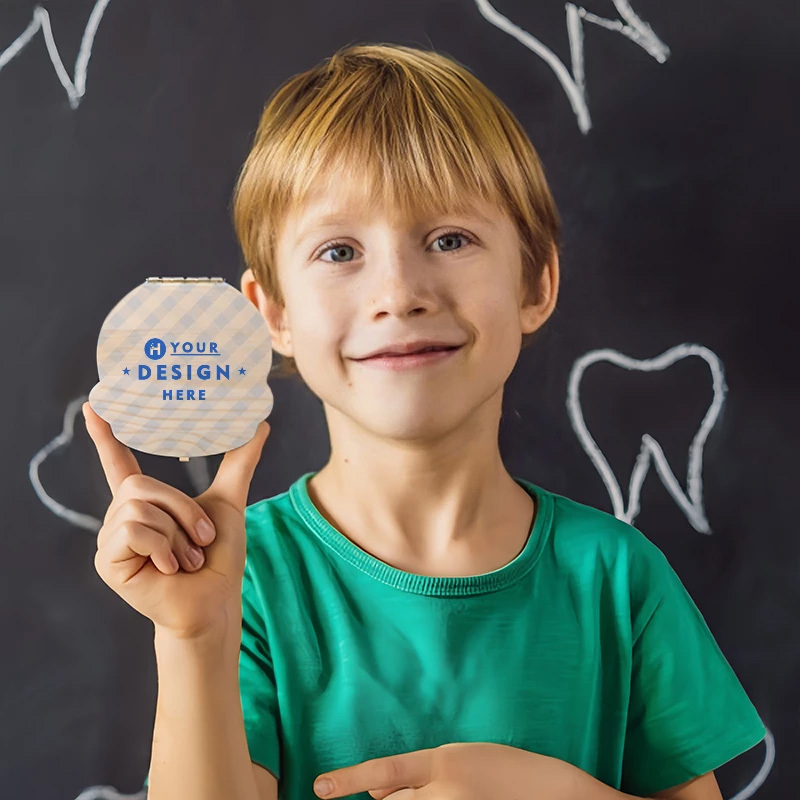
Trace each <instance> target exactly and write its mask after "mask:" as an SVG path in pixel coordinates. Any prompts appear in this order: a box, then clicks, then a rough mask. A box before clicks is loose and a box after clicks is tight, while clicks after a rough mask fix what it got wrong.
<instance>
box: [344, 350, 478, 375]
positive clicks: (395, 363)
mask: <svg viewBox="0 0 800 800" xmlns="http://www.w3.org/2000/svg"><path fill="white" fill-rule="evenodd" d="M463 347H464V345H460V346H459V347H439V348H426V349H425V350H419V351H417V352H416V353H384V354H382V355H378V356H370V357H369V358H358V359H354V360H355V361H357V362H358V363H359V364H364V365H365V366H368V367H375V368H377V369H388V370H407V369H414V368H415V367H421V366H425V365H428V364H435V363H438V362H442V361H446V360H447V359H448V358H450V357H451V356H452V355H453V354H454V353H456V352H458V351H459V350H461V349H462V348H463Z"/></svg>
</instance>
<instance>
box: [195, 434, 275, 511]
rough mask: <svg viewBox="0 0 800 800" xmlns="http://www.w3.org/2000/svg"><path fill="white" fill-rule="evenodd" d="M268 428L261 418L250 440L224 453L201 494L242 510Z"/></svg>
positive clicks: (245, 503)
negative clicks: (212, 477)
mask: <svg viewBox="0 0 800 800" xmlns="http://www.w3.org/2000/svg"><path fill="white" fill-rule="evenodd" d="M270 430H271V428H270V425H269V423H268V422H267V421H266V420H261V422H259V423H258V426H257V427H256V432H255V435H254V436H253V438H252V439H251V440H250V441H249V442H245V443H244V444H243V445H240V446H239V447H235V448H234V449H233V450H229V451H228V452H227V453H225V455H224V457H223V459H222V462H221V463H220V465H219V469H218V470H217V475H216V477H215V478H214V480H213V481H212V483H211V486H209V487H208V489H207V490H206V491H205V492H203V495H204V497H206V498H208V499H211V498H215V499H219V500H225V501H226V502H228V503H230V504H231V505H232V506H235V507H236V508H238V509H239V510H240V511H242V512H244V508H245V506H246V505H247V494H248V492H249V490H250V481H252V480H253V473H254V472H255V470H256V465H257V464H258V460H259V459H260V458H261V451H262V449H263V447H264V442H266V440H267V437H268V436H269V433H270Z"/></svg>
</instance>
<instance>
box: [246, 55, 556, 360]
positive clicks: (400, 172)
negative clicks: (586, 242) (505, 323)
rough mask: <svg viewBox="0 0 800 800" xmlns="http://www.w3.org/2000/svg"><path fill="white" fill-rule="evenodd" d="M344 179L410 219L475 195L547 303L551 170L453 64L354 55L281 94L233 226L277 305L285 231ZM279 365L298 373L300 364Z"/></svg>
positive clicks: (263, 128)
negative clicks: (515, 247) (316, 195)
mask: <svg viewBox="0 0 800 800" xmlns="http://www.w3.org/2000/svg"><path fill="white" fill-rule="evenodd" d="M340 172H341V173H342V174H345V175H347V176H348V177H349V176H350V175H352V176H354V177H358V178H360V179H361V180H360V181H359V185H361V186H365V187H369V190H368V191H370V192H371V199H372V201H373V202H374V203H378V204H383V203H388V204H389V205H390V207H393V208H394V209H397V211H398V213H400V214H403V215H405V214H412V213H427V212H432V213H437V212H439V211H442V210H445V211H446V212H452V213H459V212H461V211H465V210H466V209H465V208H464V205H465V201H467V202H468V197H469V195H471V194H477V195H478V196H480V197H481V198H483V199H484V200H488V201H490V202H493V203H494V204H496V205H498V206H500V207H501V208H502V209H503V210H504V211H506V212H507V213H508V214H509V216H510V217H511V219H512V220H513V221H514V223H515V225H516V228H517V230H518V233H519V240H520V247H521V255H522V262H523V289H524V292H525V293H526V295H527V293H528V292H529V291H532V292H533V293H534V295H536V294H538V287H539V280H540V278H541V274H542V272H543V270H544V268H545V266H546V265H547V263H548V261H549V260H550V259H551V257H552V254H553V250H554V249H555V250H556V252H557V251H558V249H559V247H560V227H561V223H560V219H559V214H558V211H557V209H556V206H555V202H554V201H553V198H552V196H551V193H550V190H549V188H548V185H547V182H546V180H545V176H544V172H543V169H542V165H541V163H540V161H539V157H538V155H537V153H536V150H535V149H534V147H533V145H532V143H531V141H530V139H529V138H528V136H527V134H526V133H525V131H524V129H523V128H522V126H521V125H520V123H519V122H518V121H517V119H516V118H515V117H514V115H513V114H512V113H511V111H510V110H509V109H508V108H507V107H506V105H505V104H504V103H503V102H502V101H501V100H500V99H499V98H498V97H497V96H496V95H495V94H494V93H492V92H491V91H490V90H489V89H488V88H487V87H486V86H484V84H483V83H481V82H480V81H479V80H478V79H477V78H476V77H475V76H474V75H473V74H472V73H471V72H470V71H469V69H467V68H466V67H465V66H463V65H461V64H460V63H458V62H457V61H455V60H454V59H452V58H451V57H450V56H447V55H444V54H442V53H438V52H435V51H432V50H421V49H417V48H413V47H407V46H403V45H398V44H388V43H378V44H355V45H349V46H346V47H343V48H341V49H339V50H337V51H336V52H335V53H334V54H333V55H332V56H330V57H329V58H327V59H325V60H323V61H322V62H320V63H319V64H318V65H317V66H315V67H313V68H312V69H310V70H307V71H306V72H302V73H300V74H298V75H294V76H292V77H290V78H289V79H287V80H286V81H285V82H284V83H283V84H282V85H280V86H279V87H278V88H277V89H276V90H275V91H274V92H273V93H272V95H271V96H270V98H269V99H268V101H267V104H266V106H265V107H264V110H263V113H262V115H261V119H260V121H259V124H258V129H257V131H256V133H255V137H254V141H253V146H252V148H251V150H250V153H249V154H248V156H247V159H246V160H245V162H244V164H243V166H242V169H241V171H240V173H239V176H238V179H237V182H236V186H235V189H234V194H233V225H234V228H235V231H236V236H237V238H238V240H239V244H240V246H241V248H242V254H243V256H244V262H245V265H246V267H249V268H250V269H252V270H253V273H254V275H255V277H256V280H257V281H258V283H259V284H260V286H261V288H262V289H263V291H264V293H265V294H266V296H267V297H268V298H270V299H271V300H273V301H275V302H277V303H278V304H279V306H280V307H284V306H285V302H284V298H283V295H282V292H281V288H280V285H279V282H278V270H277V267H276V263H275V261H276V258H275V254H276V239H277V233H278V231H279V230H280V228H281V225H282V223H283V221H284V219H285V217H286V215H287V214H288V213H290V212H291V211H293V210H294V209H296V208H298V207H299V206H301V205H302V204H303V202H304V200H305V199H306V197H307V196H308V193H309V191H312V190H314V189H315V188H317V187H319V185H320V183H321V182H324V181H326V180H328V179H329V177H330V176H331V175H332V174H337V175H338V174H340ZM345 190H346V189H345ZM532 336H533V334H527V335H523V337H522V339H523V341H522V346H523V347H525V346H526V344H527V343H528V341H529V340H530V338H531V337H532ZM279 355H280V354H279ZM277 366H278V367H279V369H278V370H277V371H276V373H275V374H277V375H297V374H299V373H298V370H297V365H296V363H295V360H294V359H293V358H290V357H284V356H281V362H280V363H279V364H278V365H277Z"/></svg>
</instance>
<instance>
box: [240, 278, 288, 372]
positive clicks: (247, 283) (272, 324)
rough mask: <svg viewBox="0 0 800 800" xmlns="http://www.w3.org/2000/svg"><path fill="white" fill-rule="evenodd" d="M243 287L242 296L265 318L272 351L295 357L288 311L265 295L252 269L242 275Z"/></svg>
mask: <svg viewBox="0 0 800 800" xmlns="http://www.w3.org/2000/svg"><path fill="white" fill-rule="evenodd" d="M241 287H242V294H243V295H244V296H245V297H246V298H247V299H248V300H249V301H250V302H251V303H252V304H253V305H254V306H255V307H256V308H257V309H258V310H259V312H260V314H261V316H262V317H264V320H265V322H266V323H267V327H268V328H269V335H270V338H271V339H272V349H273V350H275V351H276V352H278V353H280V354H281V355H282V356H289V357H291V356H294V351H293V349H292V345H291V342H292V334H291V331H290V330H289V326H288V320H287V315H286V309H285V308H283V307H282V306H280V305H279V304H278V303H276V302H275V301H274V300H271V299H270V298H268V297H267V296H266V295H265V294H264V290H263V289H262V288H261V284H260V283H259V282H258V280H256V276H255V275H254V274H253V270H252V269H249V268H248V269H246V270H245V271H244V273H243V274H242V281H241Z"/></svg>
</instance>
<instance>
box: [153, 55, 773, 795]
mask: <svg viewBox="0 0 800 800" xmlns="http://www.w3.org/2000/svg"><path fill="white" fill-rule="evenodd" d="M233 212H234V223H235V228H236V232H237V236H238V238H239V241H240V244H241V246H242V249H243V253H244V257H245V261H246V263H247V265H248V268H247V270H246V271H245V273H244V275H243V276H242V281H241V288H242V291H243V293H244V294H245V295H246V296H247V297H248V298H249V299H250V300H251V301H252V302H253V303H254V304H255V305H256V306H257V307H258V309H259V310H260V312H261V313H262V314H263V316H264V318H265V320H266V322H267V324H268V326H269V329H270V333H271V336H272V342H273V347H274V349H275V351H276V352H277V353H279V354H281V356H283V358H284V365H285V366H286V367H287V368H288V371H289V373H290V374H291V373H299V374H300V375H301V376H302V378H303V380H304V381H305V383H306V384H307V385H308V387H309V388H310V389H311V391H312V392H313V393H314V394H315V395H316V396H318V397H319V398H320V400H321V401H322V404H323V407H324V411H325V416H326V420H327V424H328V428H329V432H330V438H331V455H330V458H329V460H328V462H327V464H325V466H324V467H323V468H322V469H320V470H319V471H315V472H308V473H306V474H305V475H302V476H301V477H300V478H298V479H297V480H296V481H295V482H294V483H292V485H291V486H290V487H289V489H288V490H287V491H286V492H284V493H282V494H280V495H278V496H276V497H271V498H267V499H265V500H262V501H260V502H257V503H254V504H253V505H250V506H249V507H247V509H246V527H247V542H246V546H247V561H246V565H245V567H244V576H243V582H242V594H241V597H242V617H241V641H240V647H239V654H238V658H239V662H238V671H239V687H238V690H239V696H240V698H241V706H242V715H243V717H242V718H243V723H244V729H245V733H246V738H247V748H248V754H249V758H250V759H251V760H252V762H253V765H254V766H253V769H254V774H255V779H256V785H257V787H258V793H259V797H260V798H263V799H264V800H266V798H275V797H276V795H277V794H278V788H279V787H280V796H281V797H283V798H286V799H287V800H299V799H300V798H304V799H307V800H310V799H311V798H314V797H315V796H328V797H341V796H349V795H350V794H353V795H355V794H356V793H358V796H359V797H366V795H364V794H362V793H363V792H365V791H367V790H371V792H370V794H371V796H372V797H376V798H383V797H387V796H388V797H389V798H391V800H410V798H412V797H419V798H422V797H426V798H431V800H433V799H434V798H439V797H443V796H444V795H445V789H447V790H448V794H447V796H458V797H463V798H470V799H471V798H476V799H477V798H478V797H480V798H489V800H507V798H511V797H513V798H520V800H521V799H522V798H527V800H545V798H548V800H551V798H573V797H574V798H576V799H577V798H581V799H582V800H583V798H593V797H594V798H609V799H610V798H622V797H628V796H634V797H673V798H680V799H681V800H712V798H717V799H718V798H720V797H721V795H720V793H719V789H718V787H717V783H716V780H715V779H714V774H713V770H714V769H715V768H717V767H718V766H720V765H721V764H723V763H725V762H726V761H728V760H730V759H732V758H734V757H736V756H737V755H739V754H740V753H742V752H744V751H745V750H747V749H749V748H751V747H753V746H754V745H755V744H756V743H758V742H759V741H761V740H762V739H763V737H764V735H765V728H764V726H763V724H762V722H761V720H760V719H759V717H758V714H757V713H756V710H755V708H754V707H753V705H752V704H751V703H750V701H749V699H748V697H747V695H746V694H745V692H744V689H743V688H742V686H741V684H740V683H739V681H738V679H737V678H736V676H735V674H734V672H733V670H732V669H731V667H730V666H729V664H728V662H727V661H726V660H725V658H724V656H723V655H722V653H721V652H720V650H719V648H718V647H717V645H716V642H715V641H714V639H713V637H712V635H711V633H710V631H709V629H708V628H707V626H706V624H705V622H704V620H703V618H702V616H701V615H700V613H699V611H698V610H697V608H696V606H695V605H694V603H693V601H692V599H691V598H690V596H689V595H688V594H687V592H686V590H685V588H684V587H683V585H682V584H681V582H680V580H679V578H678V577H677V575H676V574H675V573H674V571H673V570H672V569H671V567H670V565H669V564H668V563H667V561H666V558H665V557H664V555H663V554H662V553H661V551H660V550H659V549H658V548H657V547H656V546H655V545H653V544H652V543H651V542H650V541H649V540H648V539H647V538H646V537H645V536H644V535H643V534H641V533H640V532H639V531H638V530H636V529H635V528H633V527H632V526H630V525H628V524H627V523H624V522H622V521H621V520H618V519H616V518H615V517H614V516H612V515H610V514H607V513H605V512H602V511H600V510H598V509H593V508H591V507H589V506H586V505H583V504H581V503H578V502H576V501H572V500H570V499H568V498H566V497H563V496H561V495H558V494H555V493H553V492H550V491H548V490H546V489H544V488H542V487H541V486H538V485H536V484H533V483H531V482H530V481H527V480H524V479H522V478H515V477H512V476H511V475H509V473H508V472H507V471H506V469H505V468H504V466H503V462H502V460H501V457H500V453H499V448H498V427H499V421H500V416H501V405H502V396H503V386H504V383H505V380H506V379H507V378H508V376H509V374H510V373H511V371H512V369H513V367H514V365H515V363H516V361H517V358H518V356H519V352H520V342H521V341H522V343H523V346H524V345H525V344H526V343H527V342H528V341H529V340H530V337H531V336H532V335H533V334H534V333H535V332H536V331H537V330H539V329H540V328H541V327H542V325H544V323H545V322H546V321H547V319H548V318H549V317H550V315H551V314H552V312H553V309H554V307H555V303H556V296H557V292H558V282H559V261H558V248H559V236H560V230H559V228H560V223H559V219H558V214H557V211H556V207H555V204H554V202H553V199H552V197H551V194H550V191H549V189H548V187H547V183H546V180H545V177H544V173H543V170H542V168H541V165H540V163H539V160H538V157H537V155H536V153H535V151H534V149H533V146H532V144H531V143H530V141H529V140H528V138H527V136H526V134H525V132H524V131H523V130H522V128H521V127H520V125H519V123H518V122H517V121H516V119H515V118H514V117H513V115H512V114H511V113H510V112H509V111H508V109H507V108H506V107H505V106H504V105H503V104H502V103H501V101H500V100H499V99H498V98H497V97H495V95H493V94H492V93H491V92H490V91H489V90H488V89H487V88H486V87H485V86H483V84H482V83H480V81H478V80H477V79H476V78H475V77H474V76H473V75H472V74H471V73H470V72H469V71H468V70H467V69H465V68H463V67H462V66H460V65H458V64H457V63H456V62H454V61H453V60H451V59H449V58H446V57H444V56H443V55H440V54H437V53H433V52H427V51H422V50H417V49H414V48H408V47H402V46H395V45H359V46H351V47H348V48H345V49H343V50H341V51H339V52H337V53H336V54H334V56H333V57H332V58H330V59H328V60H326V61H325V62H323V64H321V65H319V66H318V67H316V68H315V69H312V70H309V71H308V72H306V73H303V74H301V75H298V76H295V77H293V78H292V79H290V80H288V81H287V82H286V83H285V84H284V85H283V86H281V87H280V88H279V89H278V90H277V91H276V92H275V94H274V95H273V97H272V98H271V99H270V102H269V104H268V105H267V107H266V108H265V110H264V113H263V116H262V119H261V122H260V125H259V128H258V131H257V133H256V136H255V141H254V144H253V148H252V151H251V152H250V154H249V156H248V158H247V160H246V162H245V164H244V167H243V169H242V172H241V174H240V176H239V180H238V182H237V186H236V192H235V196H234V206H233ZM430 347H436V348H438V352H430V353H429V354H428V355H422V354H421V353H420V354H418V355H414V356H412V355H405V356H403V355H401V354H400V353H409V352H414V351H419V350H421V349H422V348H430ZM387 351H394V355H383V356H381V355H377V354H380V353H385V352H387ZM214 547H215V544H212V545H210V547H209V551H210V552H212V551H213V548H214ZM197 577H199V576H197ZM226 641H228V640H226ZM225 646H226V647H228V648H231V647H233V646H234V643H233V640H231V641H230V642H228V644H226V645H225ZM162 662H163V663H167V657H166V656H163V654H162V658H161V659H160V664H161V663H162ZM184 667H185V668H186V669H188V670H189V672H190V673H194V672H195V671H201V670H202V669H203V667H202V666H201V662H200V661H199V660H198V661H193V662H191V665H190V666H188V667H187V666H186V662H184ZM159 675H160V676H161V666H160V669H159ZM208 683H209V684H212V685H213V682H211V681H208ZM218 691H219V693H220V696H222V695H223V694H224V697H225V698H227V701H226V702H228V703H230V702H233V700H232V697H233V693H232V691H231V687H230V686H228V685H226V686H225V687H219V689H218ZM193 700H196V702H197V703H199V704H200V703H210V704H211V705H212V706H213V705H214V703H216V702H219V703H222V702H223V701H222V700H220V699H218V698H217V695H216V694H213V693H212V696H211V697H200V696H199V697H196V698H191V696H190V697H187V698H186V701H187V703H191V702H192V701H193ZM209 713H211V712H209ZM182 724H183V727H181V725H182ZM189 725H190V721H189V719H188V717H187V719H186V721H185V722H184V723H181V722H180V721H179V720H178V719H177V718H175V719H173V718H169V719H167V717H166V716H164V718H163V721H161V722H160V723H159V722H157V725H156V734H160V737H159V736H156V735H155V734H154V747H153V753H154V758H155V757H156V756H157V755H158V754H159V753H161V752H162V751H161V750H160V748H161V746H162V745H161V744H160V740H166V739H167V738H169V739H170V740H171V741H177V740H178V739H179V738H180V737H181V736H182V735H183V734H184V733H186V732H187V731H188V730H189V727H188V726H189ZM240 741H241V737H237V747H238V743H239V742H240ZM467 743H471V744H472V746H469V745H468V744H467ZM478 743H483V744H478ZM233 746H234V745H229V746H228V748H227V750H225V748H223V750H225V752H214V751H212V750H210V749H209V750H208V751H204V752H202V753H194V754H187V758H193V759H195V760H197V763H200V760H202V761H203V763H205V764H206V767H205V768H206V769H209V770H210V769H211V767H210V766H208V763H207V762H208V760H209V759H211V760H214V759H215V758H216V759H219V761H220V766H219V769H220V770H222V761H223V760H224V759H225V758H228V757H230V758H232V757H233V756H232V755H231V753H232V748H233ZM164 747H166V745H164ZM164 752H165V751H164ZM399 754H412V756H409V757H407V758H406V760H405V761H402V762H401V761H400V760H391V758H389V757H392V756H395V755H399ZM162 758H163V756H162ZM237 758H238V759H239V760H238V762H237V763H239V764H240V763H241V754H240V753H239V751H238V750H237ZM387 758H388V760H384V761H380V759H387ZM412 758H413V759H414V760H413V762H412ZM374 759H378V760H379V761H375V762H374V763H370V764H369V765H367V764H362V762H365V761H370V762H372V761H373V760H374ZM189 763H190V764H192V766H194V765H195V764H194V762H192V761H190V762H189ZM231 763H232V762H231ZM412 763H413V764H414V768H415V769H417V772H416V773H414V775H415V777H414V779H413V780H412V779H411V778H409V777H407V775H408V774H411V773H401V772H400V771H396V772H394V773H392V774H393V775H394V777H395V779H396V780H395V783H394V784H393V783H392V781H391V780H389V779H388V777H387V775H388V773H386V772H384V773H381V772H380V770H390V769H395V770H401V769H402V770H405V769H407V768H408V769H410V768H411V767H410V766H409V765H411V764H412ZM356 765H361V766H356ZM478 765H479V766H480V768H478ZM174 767H175V769H180V768H181V764H177V763H176V764H175V765H174ZM369 770H371V772H369ZM423 771H424V774H425V777H420V776H421V775H422V774H423ZM368 772H369V775H371V778H368V777H367V774H368ZM323 773H324V774H325V775H326V776H328V777H330V778H332V780H333V783H334V786H333V789H332V790H331V793H329V794H327V795H325V794H323V793H322V792H321V791H320V792H318V793H317V794H315V790H314V789H313V788H312V782H313V780H314V778H315V777H317V776H321V775H322V774H323ZM222 774H223V773H222V772H221V771H220V772H217V773H215V775H222ZM379 776H382V777H379ZM370 780H372V781H373V785H370V784H369V781H370ZM404 786H409V787H411V788H408V789H404V788H403V787H404ZM426 787H427V789H426ZM390 792H391V793H390ZM230 796H231V797H232V798H233V797H234V795H233V794H231V795H230ZM208 797H211V795H210V794H209V795H208ZM157 800H161V798H160V797H159V798H157ZM193 800H202V798H193ZM235 800H242V798H241V797H238V796H237V797H236V798H235ZM247 800H255V795H253V796H252V797H248V798H247Z"/></svg>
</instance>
